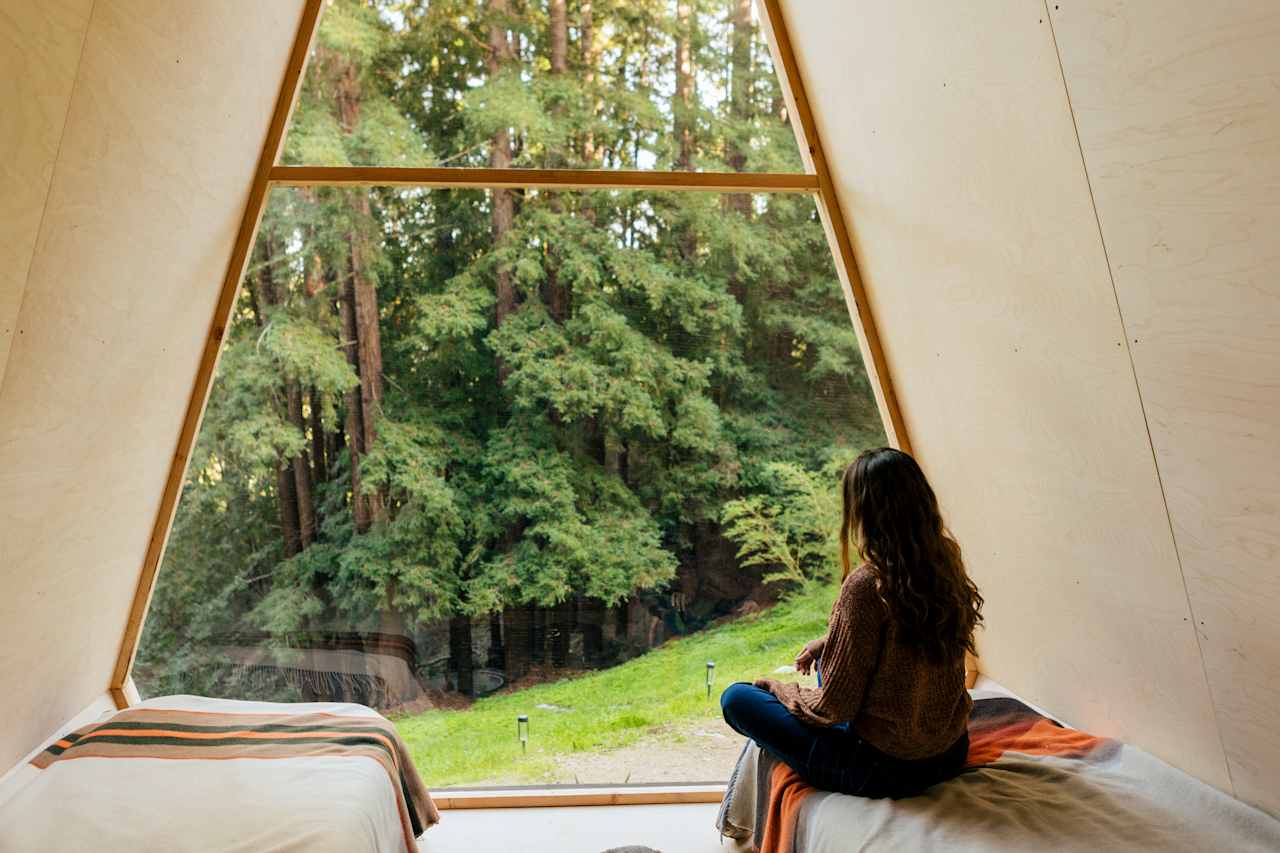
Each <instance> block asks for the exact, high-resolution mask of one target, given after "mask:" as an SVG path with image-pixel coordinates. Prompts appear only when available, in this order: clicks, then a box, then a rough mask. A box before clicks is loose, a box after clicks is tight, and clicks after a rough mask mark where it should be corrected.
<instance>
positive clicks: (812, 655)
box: [796, 637, 827, 675]
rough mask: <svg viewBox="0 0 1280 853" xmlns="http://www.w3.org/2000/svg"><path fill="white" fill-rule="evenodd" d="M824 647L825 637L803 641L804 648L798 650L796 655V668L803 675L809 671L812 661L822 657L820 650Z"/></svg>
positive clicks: (811, 667)
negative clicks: (798, 652)
mask: <svg viewBox="0 0 1280 853" xmlns="http://www.w3.org/2000/svg"><path fill="white" fill-rule="evenodd" d="M826 647H827V638H826V637H819V638H818V639H816V640H810V641H809V642H808V643H805V646H804V648H803V649H801V650H800V654H798V655H796V670H798V671H799V672H800V673H801V674H803V675H808V674H809V671H810V670H812V669H813V664H814V662H815V661H816V660H817V659H818V658H820V657H822V650H823V649H825V648H826Z"/></svg>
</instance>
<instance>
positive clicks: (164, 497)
mask: <svg viewBox="0 0 1280 853" xmlns="http://www.w3.org/2000/svg"><path fill="white" fill-rule="evenodd" d="M323 2H324V0H306V5H305V6H304V7H303V10H302V17H301V19H300V21H299V22H298V32H297V35H296V36H295V37H294V40H293V50H292V52H291V53H290V54H289V62H288V64H287V65H286V66H285V72H284V78H283V79H282V80H281V82H280V92H279V94H278V95H277V97H276V104H275V110H274V111H273V112H272V114H271V121H270V123H269V124H268V125H267V136H266V140H265V142H264V143H263V145H262V153H261V154H260V155H259V157H258V165H257V168H256V169H255V170H254V174H253V183H252V184H251V185H250V187H249V198H248V200H247V202H246V203H245V209H244V217H243V218H242V219H241V220H240V230H239V231H238V232H237V233H236V241H235V243H234V245H233V246H232V249H231V258H230V260H229V261H228V262H227V271H226V275H225V276H223V279H222V289H221V290H220V291H219V293H218V302H217V307H216V308H215V309H214V313H213V322H212V324H211V325H210V327H209V333H208V335H207V336H206V337H205V342H204V353H203V354H202V355H201V357H200V366H199V368H197V370H196V376H195V382H194V384H193V385H192V387H191V396H190V398H189V399H188V401H187V414H186V417H185V418H183V421H182V429H181V431H180V432H179V433H178V444H177V447H176V448H175V450H174V453H173V462H172V463H171V464H170V466H169V478H168V479H167V480H166V481H165V484H164V491H163V493H162V494H161V497H160V509H159V511H158V512H157V513H156V520H155V523H154V524H153V525H152V527H151V539H150V541H149V542H148V544H147V553H146V556H145V557H144V558H143V561H142V572H141V574H140V575H139V577H138V586H137V589H136V590H135V591H134V594H133V604H132V606H131V607H130V609H129V619H128V621H127V622H126V623H125V629H124V637H123V638H122V639H121V641H120V653H119V655H118V656H117V658H116V666H115V671H114V672H113V673H112V675H111V682H110V684H109V685H108V690H109V692H110V693H111V698H112V699H113V700H114V701H115V703H116V705H117V706H118V707H127V706H128V698H127V697H126V696H125V692H124V687H125V683H126V681H127V680H128V678H129V672H130V670H131V669H132V668H133V659H134V656H135V655H136V654H137V651H138V640H139V639H140V638H141V636H142V623H143V620H144V619H146V616H147V607H148V605H149V604H150V603H151V593H152V590H153V589H154V588H155V581H156V571H157V570H158V569H159V568H160V558H161V557H162V556H163V555H164V546H165V543H166V542H167V541H168V538H169V527H170V525H171V524H172V522H173V512H174V509H175V508H176V507H177V505H178V498H179V497H180V496H181V495H182V481H183V478H184V477H185V475H186V470H187V461H188V460H189V459H190V457H191V449H192V447H193V446H194V444H195V439H196V433H197V432H198V430H199V429H200V419H201V418H202V417H203V415H204V405H205V401H206V400H207V399H208V396H209V385H210V383H211V382H212V381H213V371H214V368H215V367H216V366H217V363H218V353H219V350H220V349H221V346H222V336H223V335H224V334H225V332H226V328H227V323H228V322H229V320H230V317H231V309H232V307H233V306H234V305H235V300H236V294H237V293H238V292H239V289H240V279H241V277H242V276H243V275H244V267H245V261H246V259H247V258H248V256H249V250H250V248H251V247H252V245H253V240H254V237H255V236H256V235H257V232H258V222H259V220H260V219H261V218H262V209H263V207H264V204H265V202H266V198H267V190H268V189H269V188H270V181H269V175H270V173H271V167H272V166H273V165H274V164H275V161H276V158H277V157H278V156H279V154H280V147H281V144H282V143H283V141H284V134H285V128H286V127H287V126H288V123H289V115H290V114H291V113H292V111H293V105H294V102H295V101H296V100H297V95H298V88H299V83H300V81H301V80H302V72H303V69H304V68H305V67H306V64H307V55H308V54H309V53H310V52H311V42H312V40H313V39H314V38H315V33H316V27H317V25H318V22H319V20H320V10H321V7H322V6H323ZM122 703H123V704H122Z"/></svg>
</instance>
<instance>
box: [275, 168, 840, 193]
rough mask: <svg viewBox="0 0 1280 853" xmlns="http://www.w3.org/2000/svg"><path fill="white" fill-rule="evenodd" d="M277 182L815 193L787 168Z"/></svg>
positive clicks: (282, 178)
mask: <svg viewBox="0 0 1280 853" xmlns="http://www.w3.org/2000/svg"><path fill="white" fill-rule="evenodd" d="M270 177H271V182H272V183H273V184H276V185H279V186H295V187H297V186H303V187H306V186H336V187H352V186H366V187H367V186H383V187H389V186H410V187H439V188H454V189H456V188H460V187H483V188H507V189H521V188H534V189H560V190H585V189H620V190H658V191H668V192H669V191H677V192H679V191H686V192H713V193H728V192H775V193H776V192H793V193H816V192H817V191H818V179H817V177H816V176H814V175H805V174H794V173H788V172H774V173H768V172H761V173H752V172H654V171H648V172H645V171H630V170H622V169H616V170H607V169H470V168H460V167H444V168H401V167H391V166H382V167H379V166H276V167H275V168H274V169H272V170H271V176H270Z"/></svg>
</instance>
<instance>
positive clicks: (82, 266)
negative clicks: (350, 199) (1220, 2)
mask: <svg viewBox="0 0 1280 853" xmlns="http://www.w3.org/2000/svg"><path fill="white" fill-rule="evenodd" d="M763 5H764V6H766V7H770V8H771V12H774V13H779V12H780V14H781V15H782V16H783V18H784V20H785V24H786V29H787V30H788V31H789V33H790V39H791V46H792V47H794V59H795V62H794V64H795V68H794V74H793V76H795V77H796V78H797V79H802V80H803V81H804V83H805V85H806V86H807V88H808V93H809V97H808V101H809V104H810V106H811V107H812V111H813V122H812V124H813V125H814V131H815V132H814V133H811V134H810V136H811V137H812V139H815V140H816V139H817V138H818V136H820V137H821V139H822V140H823V142H825V145H824V148H823V153H824V154H825V158H824V159H825V161H826V164H827V165H828V166H829V168H830V172H829V175H827V176H825V177H824V176H823V175H819V176H818V177H819V178H820V180H821V181H823V182H825V185H824V187H823V190H824V193H831V194H833V195H834V197H836V198H838V201H839V203H840V204H839V207H840V210H841V211H842V212H843V214H844V217H843V218H844V221H845V224H846V226H847V234H848V236H849V237H850V239H851V246H852V248H853V249H854V251H855V252H856V255H857V262H856V264H854V266H853V271H854V273H855V274H857V273H858V272H859V270H860V273H861V280H862V282H863V283H864V284H865V293H863V294H861V295H860V296H859V299H860V300H861V303H862V304H861V305H860V310H861V311H863V312H865V313H866V314H867V316H868V317H870V316H874V317H875V319H876V321H877V324H876V325H877V326H878V328H879V339H880V341H881V343H882V349H883V358H882V359H881V358H874V359H873V360H874V361H875V367H876V369H877V370H880V371H883V373H884V376H883V379H884V382H885V388H889V389H891V390H892V389H896V391H897V395H898V397H899V399H900V400H901V401H902V414H901V419H900V420H901V422H902V423H903V425H904V426H905V431H909V432H910V435H911V438H912V442H913V449H914V450H915V452H916V453H917V455H918V456H920V458H921V460H922V462H923V463H924V465H925V467H926V469H927V470H928V472H929V474H930V476H931V477H932V478H933V480H934V482H935V485H936V486H937V488H938V491H939V493H940V495H941V497H942V499H943V502H944V504H945V509H946V510H947V512H948V515H949V518H950V520H951V522H952V525H953V527H954V528H955V530H956V532H957V534H958V535H959V537H960V539H961V541H962V542H963V543H964V544H965V546H966V548H967V553H968V558H969V563H970V566H971V569H972V570H973V572H974V574H975V575H976V576H977V577H978V579H979V581H980V582H981V584H982V586H983V589H984V592H985V593H986V594H987V596H988V602H989V603H988V617H989V621H990V628H989V629H988V631H987V632H986V634H985V636H984V638H983V640H982V650H983V653H984V664H983V668H984V671H986V672H988V673H989V674H991V675H992V676H994V677H995V678H997V679H998V680H1001V681H1003V682H1005V683H1006V684H1008V686H1010V687H1012V688H1014V689H1016V690H1018V691H1019V692H1021V693H1023V694H1024V695H1026V696H1028V698H1031V699H1033V700H1035V701H1037V702H1039V703H1041V704H1043V705H1045V706H1047V707H1050V708H1053V709H1054V710H1055V711H1056V712H1058V713H1060V714H1062V715H1063V716H1064V717H1065V718H1066V719H1067V720H1068V721H1070V722H1072V723H1075V724H1078V725H1081V726H1084V727H1086V728H1091V729H1094V730H1097V731H1100V732H1104V733H1107V734H1113V735H1117V736H1120V737H1124V738H1126V739H1128V740H1130V741H1132V742H1134V743H1136V744H1138V745H1141V746H1144V747H1147V748H1149V749H1151V750H1152V751H1153V752H1155V753H1157V754H1158V755H1160V756H1161V757H1164V758H1166V759H1167V760H1169V761H1171V762H1173V763H1174V764H1176V765H1178V766H1180V767H1183V768H1185V769H1187V770H1189V771H1191V772H1193V773H1195V774H1196V775H1198V776H1200V777H1201V778H1203V779H1205V780H1207V781H1209V782H1211V783H1213V784H1215V785H1218V786H1219V787H1222V788H1224V789H1227V790H1234V791H1236V792H1237V793H1238V794H1239V795H1241V796H1242V797H1244V798H1245V799H1247V800H1250V801H1253V802H1257V803H1259V804H1261V805H1263V806H1264V807H1267V808H1270V809H1272V810H1275V809H1276V808H1277V807H1280V801H1278V800H1277V799H1276V796H1275V794H1274V791H1275V790H1276V789H1277V781H1278V780H1280V738H1278V737H1277V735H1276V729H1275V727H1274V724H1273V722H1272V719H1271V709H1272V708H1273V707H1274V704H1275V698H1276V697H1275V694H1274V691H1275V689H1276V688H1275V685H1276V684H1277V683H1280V672H1277V668H1278V666H1280V665H1278V664H1277V661H1280V625H1278V624H1277V617H1276V615H1275V614H1276V613H1278V612H1280V606H1277V604H1276V602H1277V601H1280V589H1278V588H1277V583H1278V582H1277V580H1276V578H1275V574H1274V572H1273V571H1272V569H1273V566H1274V564H1275V561H1276V554H1277V553H1280V523H1278V522H1277V515H1278V514H1280V496H1278V495H1277V493H1276V491H1275V487H1274V485H1273V484H1274V483H1275V482H1277V481H1280V469H1277V468H1276V465H1277V462H1276V459H1277V454H1276V453H1275V448H1276V447H1277V446H1280V433H1277V427H1276V424H1277V423H1280V391H1278V390H1277V386H1276V384H1275V381H1274V377H1275V375H1277V372H1280V346H1278V345H1277V343H1276V342H1277V341H1278V340H1280V334H1277V333H1276V329H1277V328H1278V326H1277V324H1278V323H1280V303H1278V300H1280V294H1277V291H1276V287H1275V284H1274V282H1275V281H1276V280H1277V272H1278V271H1280V256H1277V255H1276V253H1275V249H1274V246H1273V243H1274V241H1272V240H1271V239H1270V235H1272V234H1274V233H1275V231H1276V226H1277V225H1280V221H1278V220H1277V209H1278V208H1277V207H1276V205H1275V202H1274V199H1275V198H1276V192H1275V190H1276V187H1277V182H1278V181H1280V155H1277V151H1280V146H1277V145H1276V144H1275V141H1276V139H1277V138H1280V119H1277V116H1278V115H1280V109H1277V92H1280V82H1278V80H1277V78H1278V77H1280V68H1278V67H1277V64H1278V61H1280V60H1278V59H1277V58H1278V57H1280V20H1277V15H1278V13H1277V12H1275V11H1274V9H1272V8H1271V6H1270V5H1269V4H1267V3H1265V2H1264V1H1263V0H1233V2H1231V3H1228V4H1225V5H1224V6H1223V7H1222V8H1221V9H1218V8H1217V7H1214V8H1212V9H1210V8H1209V7H1203V8H1202V7H1198V6H1195V5H1194V4H1182V5H1181V6H1180V7H1179V8H1178V9H1177V10H1176V13H1174V14H1170V13H1169V10H1168V9H1167V8H1166V6H1165V5H1164V4H1160V3H1156V2H1155V0H1144V2H1138V3H1130V4H1125V5H1124V6H1123V8H1121V7H1120V6H1119V5H1118V4H1116V3H1114V2H1109V1H1108V0H1091V2H1086V3H1083V4H1073V5H1071V6H1070V7H1069V8H1066V9H1062V8H1060V7H1059V6H1054V5H1052V4H1046V3H1025V2H1013V0H979V2H974V3H968V4H953V5H951V6H946V5H940V4H936V3H930V2H926V0H904V2H900V3H893V4H882V3H871V2H863V0H856V2H847V1H846V0H841V2H836V0H780V2H778V3H773V2H772V0H770V2H766V3H765V4H763ZM9 6H11V7H12V9H9V8H6V10H5V14H4V15H3V16H0V45H2V46H3V47H4V54H3V58H0V63H4V64H3V68H4V70H6V72H9V73H8V74H7V76H6V79H10V80H12V81H14V84H13V86H11V88H10V89H9V90H8V91H7V92H6V95H5V97H6V104H5V106H6V110H5V113H6V115H9V116H15V117H16V120H15V121H10V122H8V123H6V125H5V126H4V127H3V128H2V129H0V157H2V159H3V163H2V164H0V168H2V169H3V170H4V177H5V181H6V187H7V188H9V187H12V188H13V190H14V191H13V192H12V193H6V195H5V197H4V198H2V199H0V248H3V250H4V256H5V258H6V260H7V261H9V260H11V259H12V260H13V262H11V263H7V264H6V267H5V269H4V270H3V271H2V272H0V519H2V520H3V521H2V523H3V531H2V532H3V537H2V538H0V549H2V551H0V584H2V585H3V589H4V592H5V595H4V596H3V597H0V625H3V626H4V629H5V630H4V640H5V642H4V643H0V683H3V684H5V687H6V695H7V696H8V698H9V701H11V702H13V703H15V704H16V705H17V706H18V707H19V708H20V711H19V712H18V713H15V714H10V715H7V716H6V725H5V726H4V727H3V730H2V731H0V769H3V768H5V767H7V766H9V765H10V764H12V763H13V761H15V760H16V759H18V758H19V757H20V756H21V755H22V754H23V753H24V752H26V751H27V750H28V749H30V748H31V747H32V746H34V745H35V744H37V743H38V742H40V741H41V740H42V739H43V738H44V737H45V736H46V735H48V734H49V733H50V732H51V731H53V730H54V728H55V727H57V726H58V725H59V724H60V723H62V722H63V721H65V720H67V719H69V718H70V717H71V716H72V715H73V714H75V713H76V712H77V711H78V710H80V709H81V708H84V707H85V706H86V704H88V703H90V702H91V701H93V700H94V699H95V697H98V696H100V694H101V692H102V690H103V689H104V687H106V686H107V684H108V683H117V684H118V683H119V680H118V679H116V678H114V674H115V671H116V670H117V669H118V666H116V665H115V664H116V663H117V655H118V653H119V652H120V649H121V647H120V642H119V638H120V637H121V636H122V635H125V636H126V643H125V645H126V647H128V646H129V645H130V643H129V641H128V635H127V633H126V626H128V625H130V624H132V622H134V621H136V620H131V619H130V617H129V612H130V602H131V599H133V597H134V596H135V592H136V589H135V587H136V583H135V582H136V580H137V578H138V572H139V562H140V560H141V559H142V555H144V554H146V553H147V552H148V547H149V544H152V535H153V526H154V524H155V522H156V519H157V518H162V517H163V515H164V512H163V508H164V505H163V500H162V495H163V489H164V488H165V483H166V478H167V477H170V476H171V474H172V471H173V470H174V467H175V462H176V464H177V467H178V469H179V471H180V469H181V466H182V464H183V463H184V462H185V459H184V458H179V459H177V460H175V459H174V438H175V436H178V435H179V434H180V429H181V427H182V425H183V423H184V418H183V407H184V403H185V402H186V401H187V399H188V397H189V395H190V392H191V378H192V376H194V375H197V371H198V366H199V365H201V364H204V363H206V361H207V359H206V358H205V353H204V350H205V348H206V347H207V342H208V340H210V338H209V337H208V335H207V332H208V328H209V318H210V317H211V316H214V314H215V311H214V307H215V304H216V303H217V302H218V298H219V293H220V290H219V288H220V285H221V284H222V282H223V279H224V274H225V273H226V271H227V259H228V257H229V256H231V255H232V248H233V247H234V246H235V245H236V244H237V240H236V235H237V229H241V228H242V226H243V222H244V221H245V218H244V214H245V211H246V198H247V195H248V190H249V188H250V187H251V186H255V185H256V184H255V181H254V172H255V163H256V161H257V160H258V156H259V154H260V152H261V151H262V149H263V137H264V135H265V132H266V129H267V128H268V124H269V118H270V116H271V115H272V109H273V105H274V103H275V99H276V94H277V91H276V87H275V82H276V81H279V80H280V79H282V77H284V76H285V69H286V66H287V60H288V56H289V52H290V48H291V46H292V45H293V42H294V37H295V34H296V32H297V31H298V22H299V20H300V19H301V17H302V7H303V3H302V0H289V2H287V3H272V4H259V3H252V2H249V0H234V2H228V0H219V2H217V3H212V2H210V3H203V2H202V3H196V4H185V5H184V8H183V14H182V15H180V16H177V15H174V14H173V9H172V6H171V4H163V3H159V2H156V0H55V2H50V3H41V4H20V3H13V4H9ZM250 21H251V22H252V26H246V22H250ZM10 66H12V68H11V67H10ZM264 81H270V82H269V83H264ZM793 82H794V81H793ZM9 99H12V104H10V103H9ZM10 106H12V109H8V107H10ZM828 178H829V181H828ZM805 189H809V188H808V187H806V188H805ZM810 191H811V190H810ZM831 221H832V219H831V217H830V216H828V222H829V224H830V223H831ZM834 236H837V237H839V236H842V235H834ZM849 261H850V263H852V261H853V259H849ZM851 301H854V300H852V299H851ZM863 343H864V345H865V344H866V343H867V340H866V336H865V335H864V336H863ZM890 382H892V384H891V385H890V384H889V383H890ZM880 390H881V391H883V390H884V389H883V388H882V389H880ZM905 431H904V434H905ZM50 460H57V463H56V464H50ZM136 603H137V602H136V600H135V601H134V604H135V607H134V609H135V610H136V609H137V608H136ZM143 604H144V606H145V600H144V602H143Z"/></svg>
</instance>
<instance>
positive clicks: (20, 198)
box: [0, 0, 93, 386]
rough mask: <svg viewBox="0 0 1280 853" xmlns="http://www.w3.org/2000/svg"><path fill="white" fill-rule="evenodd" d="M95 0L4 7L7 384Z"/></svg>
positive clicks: (0, 138) (1, 182) (1, 367)
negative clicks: (28, 275) (11, 353)
mask: <svg viewBox="0 0 1280 853" xmlns="http://www.w3.org/2000/svg"><path fill="white" fill-rule="evenodd" d="M92 8H93V0H50V2H46V3H5V4H3V5H2V6H0V80H3V81H5V86H4V90H3V93H0V98H2V99H3V100H0V115H3V120H0V187H4V192H3V193H0V259H2V260H3V263H0V386H3V384H4V373H5V364H6V362H7V361H8V358H9V347H10V344H11V343H12V341H13V337H14V335H15V334H17V323H18V309H19V307H20V306H21V305H22V294H23V292H24V291H25V290H26V285H27V273H28V271H29V270H30V268H31V255H32V253H33V252H34V250H35V245H36V235H37V234H38V233H39V230H40V218H41V216H42V215H43V214H44V203H45V199H46V198H47V196H48V194H49V182H50V181H51V180H52V179H53V164H54V160H55V159H56V158H57V155H58V143H59V142H60V141H61V140H62V126H63V122H64V121H65V120H66V117H67V106H68V105H69V104H70V103H71V88H72V84H73V83H74V81H75V77H76V68H77V67H78V66H79V64H80V48H81V45H82V44H83V43H84V34H85V31H86V30H87V29H88V26H89V15H90V11H91V10H92Z"/></svg>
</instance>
